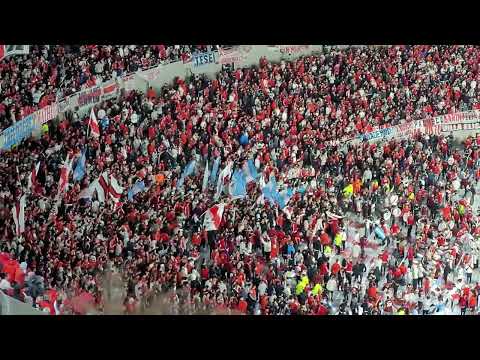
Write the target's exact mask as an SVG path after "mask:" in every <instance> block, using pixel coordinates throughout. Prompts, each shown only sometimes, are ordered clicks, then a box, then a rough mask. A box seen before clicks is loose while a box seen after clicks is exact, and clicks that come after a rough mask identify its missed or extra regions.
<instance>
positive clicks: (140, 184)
mask: <svg viewBox="0 0 480 360" xmlns="http://www.w3.org/2000/svg"><path fill="white" fill-rule="evenodd" d="M143 190H145V182H144V181H143V180H142V181H137V182H136V183H135V185H133V186H132V187H131V188H130V189H129V190H128V200H129V201H132V200H133V197H134V196H135V195H136V194H138V193H139V192H142V191H143Z"/></svg>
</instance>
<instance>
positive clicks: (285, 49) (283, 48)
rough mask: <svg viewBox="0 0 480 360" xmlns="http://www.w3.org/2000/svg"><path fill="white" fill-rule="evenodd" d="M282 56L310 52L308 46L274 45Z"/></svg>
mask: <svg viewBox="0 0 480 360" xmlns="http://www.w3.org/2000/svg"><path fill="white" fill-rule="evenodd" d="M276 46H277V48H278V49H279V50H280V52H281V53H282V54H298V53H301V52H303V51H308V50H310V45H276Z"/></svg>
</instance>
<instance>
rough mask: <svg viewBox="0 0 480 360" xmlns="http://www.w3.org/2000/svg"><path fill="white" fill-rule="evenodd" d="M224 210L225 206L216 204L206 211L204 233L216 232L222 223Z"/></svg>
mask: <svg viewBox="0 0 480 360" xmlns="http://www.w3.org/2000/svg"><path fill="white" fill-rule="evenodd" d="M224 208H225V204H218V205H215V206H212V207H211V208H210V209H208V210H207V212H206V213H205V219H204V222H203V225H204V226H205V230H206V231H212V230H218V228H219V227H220V223H221V222H222V215H223V210H224Z"/></svg>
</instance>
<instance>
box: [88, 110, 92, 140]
mask: <svg viewBox="0 0 480 360" xmlns="http://www.w3.org/2000/svg"><path fill="white" fill-rule="evenodd" d="M92 111H93V107H92V109H91V110H90V114H89V115H88V124H87V141H88V137H89V136H90V121H92Z"/></svg>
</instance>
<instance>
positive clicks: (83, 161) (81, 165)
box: [73, 148, 87, 181]
mask: <svg viewBox="0 0 480 360" xmlns="http://www.w3.org/2000/svg"><path fill="white" fill-rule="evenodd" d="M86 153H87V148H85V149H83V150H82V154H81V155H80V158H79V159H78V161H77V165H76V166H75V169H74V170H73V181H80V180H82V179H83V177H84V176H85V172H86V165H87V156H86Z"/></svg>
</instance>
